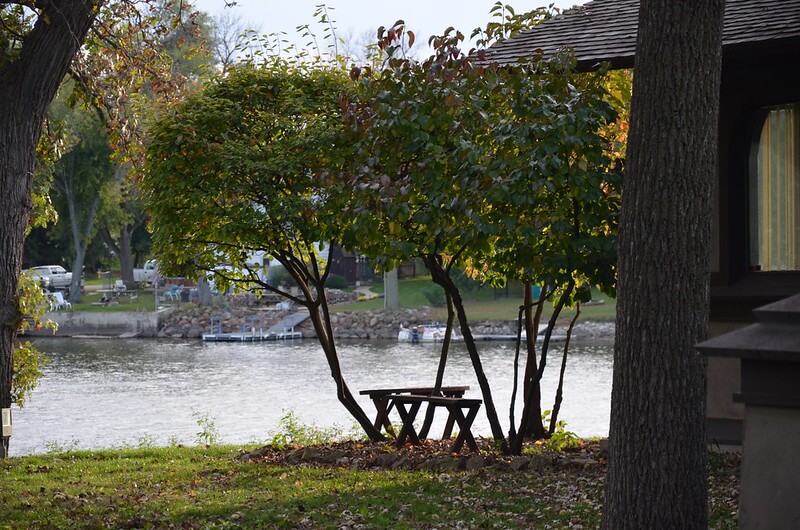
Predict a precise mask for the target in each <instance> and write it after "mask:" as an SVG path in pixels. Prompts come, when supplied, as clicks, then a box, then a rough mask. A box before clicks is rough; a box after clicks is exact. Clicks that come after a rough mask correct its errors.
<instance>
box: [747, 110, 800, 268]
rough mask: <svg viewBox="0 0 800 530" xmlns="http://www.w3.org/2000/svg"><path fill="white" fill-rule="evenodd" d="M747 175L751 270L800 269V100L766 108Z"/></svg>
mask: <svg viewBox="0 0 800 530" xmlns="http://www.w3.org/2000/svg"><path fill="white" fill-rule="evenodd" d="M766 111H767V112H766V115H765V118H764V122H763V126H762V127H761V134H760V137H759V141H758V144H757V152H756V153H754V154H755V160H754V162H755V163H754V171H751V176H750V193H749V196H750V270H753V271H798V270H800V104H798V103H796V104H792V105H783V106H780V107H771V108H769V109H766Z"/></svg>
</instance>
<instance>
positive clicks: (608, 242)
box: [347, 25, 619, 453]
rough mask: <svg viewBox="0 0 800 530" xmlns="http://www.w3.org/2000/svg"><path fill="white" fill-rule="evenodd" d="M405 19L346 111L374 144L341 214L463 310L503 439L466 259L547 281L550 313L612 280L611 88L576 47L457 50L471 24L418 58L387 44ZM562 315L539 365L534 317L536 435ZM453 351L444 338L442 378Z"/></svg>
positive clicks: (530, 377)
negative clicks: (584, 72) (464, 287)
mask: <svg viewBox="0 0 800 530" xmlns="http://www.w3.org/2000/svg"><path fill="white" fill-rule="evenodd" d="M403 32H404V27H403V26H402V25H397V26H394V27H393V28H390V29H389V30H387V31H385V32H384V33H385V34H386V38H385V39H384V40H383V41H381V42H380V46H381V48H382V49H384V50H389V59H388V61H387V67H386V68H385V69H384V70H382V71H379V72H376V73H372V72H369V71H368V72H366V73H365V74H364V75H363V77H364V84H365V88H366V90H365V94H364V95H363V101H362V102H353V103H352V105H353V108H352V109H351V111H350V113H349V115H350V119H351V121H352V123H353V125H354V130H356V131H358V133H359V134H360V135H361V138H360V140H355V141H354V143H356V144H357V145H358V146H359V148H360V151H361V152H364V153H368V154H369V156H367V157H366V158H365V163H364V166H363V167H362V168H361V169H360V171H358V172H356V173H355V174H354V175H353V176H352V177H351V180H352V182H353V184H352V186H351V187H352V188H355V189H356V190H357V193H359V199H358V200H357V201H355V205H356V207H355V210H354V211H353V212H348V213H347V215H348V216H350V217H352V218H353V219H354V220H355V224H354V226H355V227H357V229H356V230H354V232H353V236H352V241H350V242H348V243H349V244H352V245H357V246H358V248H359V249H360V250H361V251H362V252H367V253H369V254H371V255H373V257H375V258H376V259H377V260H378V262H380V263H384V264H386V266H387V267H391V266H392V265H393V264H394V263H395V262H398V261H403V260H405V259H408V258H409V257H421V258H422V259H423V261H424V263H425V265H426V267H427V268H428V269H429V270H430V272H431V276H432V278H433V281H434V282H435V283H437V284H438V285H440V286H441V287H442V288H443V289H444V292H445V295H446V298H447V300H448V307H452V308H453V310H454V312H455V316H456V318H458V322H459V325H460V327H461V331H462V334H463V336H464V340H465V344H466V347H467V351H468V352H469V355H470V359H471V361H472V363H473V367H474V369H475V373H476V377H477V379H478V382H479V385H480V389H481V393H482V396H483V399H484V409H485V411H486V414H487V418H488V420H489V423H490V426H491V428H492V435H493V437H494V438H495V439H496V440H497V441H498V442H499V443H501V444H503V443H504V441H505V436H504V430H503V428H502V425H501V424H500V421H499V418H498V415H497V412H496V410H495V408H494V403H493V399H492V392H491V388H490V387H489V383H488V380H487V379H486V377H485V374H484V373H483V369H482V363H481V358H480V354H479V351H478V348H477V346H476V344H475V342H474V339H473V337H472V333H471V331H470V326H469V321H468V317H467V314H466V311H465V309H464V304H463V301H462V295H461V289H460V287H459V285H458V281H457V271H458V268H459V267H463V266H467V267H468V268H469V269H470V270H471V273H472V274H474V275H477V276H481V277H482V278H484V279H485V278H487V277H493V278H494V279H495V280H497V281H506V280H507V279H509V278H510V279H519V280H522V281H525V282H534V281H536V282H539V283H541V284H543V285H546V286H547V288H546V289H545V290H544V291H543V292H544V293H545V296H543V297H542V299H541V300H540V301H539V304H540V305H539V307H541V304H542V303H543V302H544V299H545V298H551V296H550V295H552V294H553V293H558V297H559V298H558V299H557V303H556V311H555V315H556V316H557V315H558V313H559V311H560V308H562V307H564V305H565V304H572V303H574V302H576V301H578V300H580V299H581V297H584V296H585V295H586V294H587V292H588V290H587V289H586V288H585V286H588V285H598V286H601V288H602V289H603V290H606V291H609V292H610V291H613V286H614V266H613V265H614V244H615V234H616V230H615V229H616V213H617V206H618V191H617V184H618V181H619V175H618V173H617V172H614V171H609V166H610V159H609V157H608V155H607V147H606V144H607V143H608V142H607V141H606V139H605V138H604V136H603V135H602V134H601V132H602V131H603V129H604V128H605V127H606V126H607V125H608V124H609V123H610V122H612V121H613V119H614V116H615V113H614V112H613V109H612V108H611V107H610V105H608V104H607V103H606V102H604V101H603V98H604V97H605V95H606V93H605V89H604V86H603V80H604V77H603V74H602V73H599V74H593V75H590V76H583V77H581V76H579V75H577V74H576V73H575V72H574V63H573V62H572V61H571V60H570V59H569V58H568V57H561V56H560V57H557V58H555V59H554V60H552V61H541V60H538V61H531V62H530V63H527V64H520V65H518V66H516V67H515V68H499V67H497V66H496V65H485V64H481V63H480V62H479V61H476V60H475V59H476V58H475V56H468V55H465V54H463V53H462V52H461V51H460V49H459V45H460V43H461V41H462V40H463V36H462V35H461V34H460V33H458V32H449V33H447V34H445V35H444V36H442V37H437V38H434V39H433V46H434V56H432V57H431V58H429V59H427V60H426V61H424V62H422V63H415V62H413V61H408V60H406V59H404V58H396V57H394V56H393V55H392V53H391V48H392V46H393V44H394V42H395V41H396V40H397V39H400V38H402V34H403ZM478 59H480V56H478ZM354 74H360V72H358V71H356V72H354ZM351 193H352V192H351ZM582 287H583V288H582ZM451 304H452V305H451ZM527 306H528V308H530V307H532V306H533V304H532V302H531V301H530V300H528V303H527ZM554 325H555V317H554V318H553V319H551V321H550V324H549V329H548V334H547V335H546V336H545V339H544V341H543V342H544V344H543V346H542V348H541V352H542V361H541V364H540V365H539V366H537V359H536V352H535V351H534V350H533V347H532V346H533V343H534V340H535V338H536V333H535V329H533V328H532V327H531V326H528V328H529V332H528V344H529V345H530V348H529V352H530V354H529V356H528V370H526V374H527V377H526V384H525V390H526V392H525V394H526V399H525V403H526V406H525V408H524V410H523V423H524V425H528V424H533V422H534V420H535V421H536V422H538V424H539V430H538V431H534V434H535V435H537V436H539V437H544V436H546V435H547V432H545V431H544V429H543V427H542V425H541V419H540V412H538V411H539V410H541V409H540V406H539V393H538V383H539V380H540V379H541V377H542V373H543V370H544V366H545V362H546V354H547V351H548V344H549V338H550V334H552V331H553V327H554ZM565 351H566V350H565ZM446 356H447V349H446V347H444V348H443V350H442V356H441V359H442V360H441V362H440V368H439V371H438V372H437V378H436V380H437V382H438V381H441V371H442V366H443V364H444V360H445V359H446ZM562 359H563V360H562V367H563V366H564V363H565V362H566V357H563V358H562ZM562 373H563V368H562ZM515 379H516V377H515ZM559 397H560V396H557V397H556V407H555V408H554V410H555V413H554V414H553V423H552V424H551V431H552V429H553V428H554V426H555V422H556V420H555V418H556V417H557V410H558V400H559ZM512 407H513V405H512ZM532 411H533V412H532ZM510 412H511V416H512V423H513V422H514V421H515V420H514V418H513V408H512V410H511V411H510ZM532 416H535V418H533V417H532ZM528 432H529V430H528V429H526V428H520V430H519V431H517V430H516V428H514V427H512V431H511V434H512V441H513V447H512V450H514V451H515V452H517V453H519V452H520V451H521V449H522V448H521V445H522V438H523V436H524V435H525V434H527V433H528ZM517 434H519V436H517Z"/></svg>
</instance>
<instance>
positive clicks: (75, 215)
mask: <svg viewBox="0 0 800 530" xmlns="http://www.w3.org/2000/svg"><path fill="white" fill-rule="evenodd" d="M69 87H70V83H64V85H63V86H62V88H63V90H62V91H61V93H60V95H59V96H58V97H57V98H56V100H55V101H54V102H53V104H52V105H51V110H50V113H49V114H50V120H49V121H50V125H51V127H54V128H56V129H58V130H59V131H60V132H59V133H56V134H58V136H60V139H59V141H58V143H59V144H60V145H62V146H63V147H62V150H63V153H62V154H61V157H60V158H59V159H58V160H57V161H56V163H55V167H56V170H55V173H54V184H55V190H57V193H56V194H55V198H56V199H57V200H56V201H55V203H56V204H57V205H58V206H60V208H59V209H60V210H61V211H62V212H63V213H65V214H66V215H64V214H63V213H62V216H61V219H62V220H66V222H67V223H68V226H67V228H65V229H64V230H62V231H67V232H68V233H69V239H70V240H71V241H72V251H73V254H72V285H70V289H69V301H70V302H72V303H79V302H80V299H81V276H82V274H83V264H84V258H85V256H86V250H87V249H88V246H89V244H90V243H91V241H92V239H93V238H94V235H95V233H96V230H97V229H96V220H97V214H98V211H100V210H101V209H102V207H103V203H104V202H107V200H108V195H109V190H110V189H111V186H110V185H111V184H112V179H113V178H114V167H113V165H112V163H111V148H110V147H109V145H108V139H107V137H106V134H105V130H104V128H103V124H102V123H101V122H100V120H99V119H98V117H97V114H96V113H95V112H94V111H92V110H90V109H87V108H85V107H82V106H80V105H77V106H75V107H72V108H70V106H69V104H68V103H67V102H66V99H67V96H66V93H67V92H69V90H70V88H69Z"/></svg>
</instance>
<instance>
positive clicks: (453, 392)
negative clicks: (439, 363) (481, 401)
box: [359, 386, 469, 438]
mask: <svg viewBox="0 0 800 530" xmlns="http://www.w3.org/2000/svg"><path fill="white" fill-rule="evenodd" d="M467 390H469V386H443V387H441V389H440V390H439V393H438V395H439V396H441V397H453V398H460V397H463V396H464V392H466V391H467ZM433 391H434V388H433V387H432V386H418V387H405V388H374V389H369V390H362V391H361V392H359V394H361V395H362V396H369V398H370V399H371V400H372V403H373V404H374V405H375V410H377V411H378V414H377V416H376V417H375V423H374V425H375V428H376V429H378V430H379V431H380V430H381V429H386V432H387V433H389V434H394V429H393V428H392V423H391V422H390V421H389V413H390V412H391V411H392V408H393V407H394V406H395V405H394V403H393V402H392V400H391V399H389V398H390V396H392V395H398V394H410V395H418V396H430V395H432V394H433ZM448 422H449V423H451V425H450V426H451V427H452V422H451V420H450V419H448ZM420 434H421V435H422V437H423V438H424V437H425V436H427V434H428V433H427V429H425V430H424V432H421V433H420Z"/></svg>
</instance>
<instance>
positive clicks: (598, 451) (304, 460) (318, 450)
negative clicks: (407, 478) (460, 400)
mask: <svg viewBox="0 0 800 530" xmlns="http://www.w3.org/2000/svg"><path fill="white" fill-rule="evenodd" d="M476 441H477V443H478V447H479V451H478V452H477V453H476V452H472V451H465V452H464V453H462V454H454V453H451V452H450V445H451V444H452V441H451V440H444V441H442V440H424V443H423V444H422V445H419V446H413V445H410V444H407V445H406V446H404V447H399V448H398V447H396V446H395V445H394V444H393V443H392V442H391V441H388V442H375V443H371V442H363V441H361V442H359V441H346V442H338V443H333V444H328V445H324V446H311V447H290V448H286V449H277V448H275V447H272V446H264V447H261V448H259V449H256V450H254V451H250V452H248V453H244V454H242V455H240V457H239V459H240V460H242V461H248V462H262V463H268V464H275V465H285V466H322V467H347V468H352V469H402V470H429V471H464V470H476V469H482V468H487V467H491V468H495V469H497V470H506V471H525V470H530V469H544V468H548V467H564V466H566V467H578V468H584V469H587V470H588V469H590V468H596V469H597V470H598V471H604V470H605V464H606V459H605V449H604V448H601V444H600V443H599V442H585V443H583V444H582V446H581V447H580V448H579V449H571V450H566V451H563V452H557V451H551V450H548V449H546V448H544V447H539V446H536V449H535V450H533V451H524V453H525V454H524V455H523V456H504V455H501V454H499V453H498V452H497V451H496V450H495V448H494V443H493V440H491V439H488V438H477V439H476ZM531 447H533V446H531Z"/></svg>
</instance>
